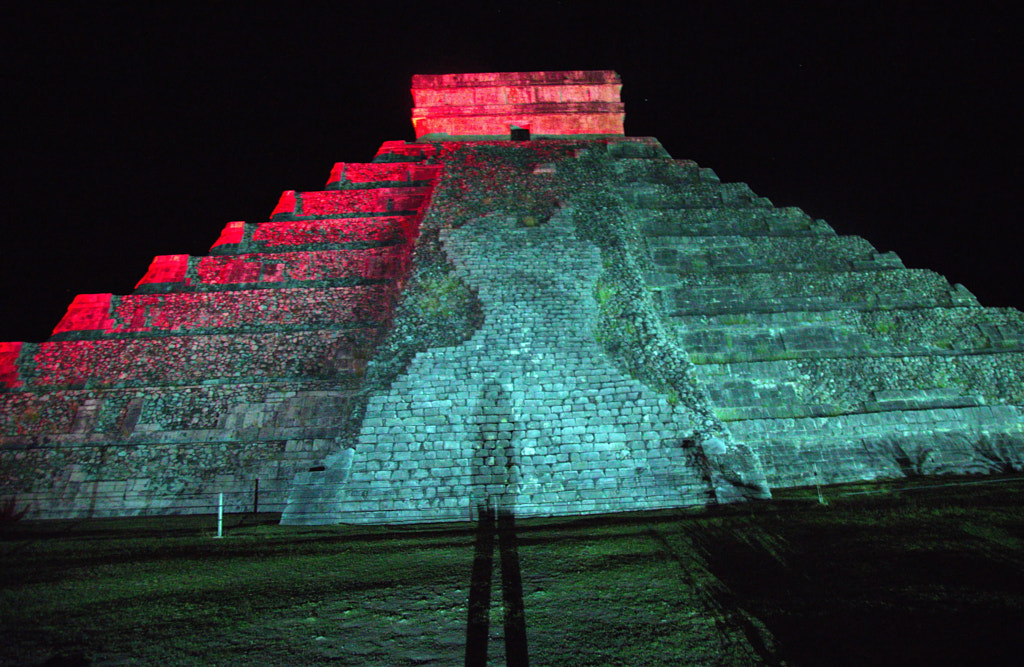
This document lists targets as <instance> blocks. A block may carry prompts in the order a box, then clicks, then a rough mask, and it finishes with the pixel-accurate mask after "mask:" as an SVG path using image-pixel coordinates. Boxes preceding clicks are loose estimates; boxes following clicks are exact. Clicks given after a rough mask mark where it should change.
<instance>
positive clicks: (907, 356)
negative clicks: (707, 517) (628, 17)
mask: <svg viewBox="0 0 1024 667" xmlns="http://www.w3.org/2000/svg"><path fill="white" fill-rule="evenodd" d="M620 89H621V82H620V80H619V78H618V76H617V75H616V74H615V73H614V72H609V71H571V72H522V73H492V74H451V75H431V76H416V77H414V78H413V87H412V93H413V100H414V109H413V126H414V128H415V133H416V141H412V142H408V141H388V142H386V143H384V144H383V146H382V147H381V149H380V150H379V151H378V153H377V155H376V156H375V157H374V159H373V161H372V162H371V163H366V164H363V163H338V164H336V165H335V166H334V168H333V170H332V171H331V173H330V177H329V178H328V181H327V184H326V186H325V187H324V189H323V190H320V191H315V192H295V191H286V192H284V194H283V195H282V196H281V199H280V203H279V204H278V206H277V207H276V208H275V210H274V211H273V212H272V213H271V215H270V219H269V221H267V222H260V223H248V222H231V223H228V224H227V226H226V227H225V228H224V231H223V233H222V234H221V236H220V238H219V239H217V240H216V242H215V243H214V244H213V246H212V247H211V249H210V251H209V254H208V255H206V256H203V257H192V256H187V255H165V256H159V257H156V258H155V259H154V260H153V262H152V264H151V266H150V268H149V271H148V272H147V273H146V275H145V276H143V277H142V279H141V280H140V281H139V283H138V285H137V286H136V289H135V291H134V293H132V294H129V295H113V294H84V295H79V296H78V297H76V298H75V300H74V301H73V302H72V304H71V305H70V306H69V308H68V312H67V314H66V315H65V317H64V318H63V319H62V320H61V321H60V322H59V323H58V324H57V326H56V328H55V329H54V331H53V335H52V336H51V337H50V338H49V339H48V340H46V341H44V342H42V343H0V500H3V501H5V502H7V503H13V507H14V508H15V509H18V508H22V509H27V511H28V514H27V515H28V516H30V517H35V518H69V517H88V516H121V515H139V514H177V513H207V512H212V511H214V509H215V504H216V502H217V496H218V494H220V493H223V494H224V496H225V498H226V502H227V508H226V509H227V511H229V512H247V511H253V510H255V509H258V510H259V511H261V512H280V513H282V521H283V522H285V523H300V524H319V523H338V522H343V523H399V522H428V521H465V520H471V519H473V518H474V517H475V516H476V513H477V512H479V511H480V508H484V507H490V508H504V509H506V510H509V511H512V512H514V513H515V515H516V516H520V517H529V516H550V515H574V514H587V513H600V512H619V511H631V510H640V509H660V508H670V507H681V506H690V505H703V504H708V503H716V502H734V501H742V500H745V499H758V498H768V497H770V493H771V489H772V488H778V487H788V486H798V485H807V484H813V483H836V482H845V481H853V480H864V479H876V478H890V477H899V476H909V475H923V474H941V473H989V472H1001V471H1009V470H1020V469H1021V468H1022V467H1024V383H1022V381H1021V380H1022V378H1024V354H1022V352H1024V314H1022V313H1021V312H1019V311H1016V310H1013V309H1005V308H984V307H982V306H980V305H979V304H978V302H977V300H976V299H975V298H974V297H973V296H972V295H971V294H970V292H968V291H967V290H966V289H965V288H964V287H962V286H960V285H956V286H953V285H950V284H949V283H948V282H947V281H946V280H945V279H944V278H943V277H942V276H940V275H938V274H936V273H933V272H931V271H927V270H922V269H908V268H906V267H904V266H903V265H902V263H901V262H900V259H899V258H898V257H896V256H895V255H894V254H892V253H879V252H877V251H876V250H875V248H874V247H872V246H871V244H870V243H869V242H868V241H866V240H864V239H862V238H859V237H856V236H838V235H837V234H836V233H835V232H834V231H833V230H832V228H831V227H829V225H828V224H826V223H825V222H824V221H822V220H813V219H811V218H810V217H808V216H807V215H806V214H805V213H804V212H803V211H801V210H800V209H797V208H777V207H775V206H773V205H772V203H771V202H770V201H768V200H766V199H764V198H762V197H758V196H757V195H756V194H754V193H753V192H751V191H750V189H749V188H748V187H747V186H746V185H744V184H742V183H721V182H719V180H718V178H717V177H716V176H715V174H714V173H713V172H712V171H711V170H709V169H706V168H700V167H698V166H697V165H696V164H695V163H693V162H691V161H688V160H676V159H673V158H672V157H671V156H670V155H668V153H667V152H666V151H665V150H664V149H663V148H662V147H661V145H660V144H659V143H658V142H657V140H655V139H653V138H649V137H628V136H626V135H625V133H624V125H623V122H624V115H625V114H624V109H623V105H622V103H621V102H620V95H619V93H620Z"/></svg>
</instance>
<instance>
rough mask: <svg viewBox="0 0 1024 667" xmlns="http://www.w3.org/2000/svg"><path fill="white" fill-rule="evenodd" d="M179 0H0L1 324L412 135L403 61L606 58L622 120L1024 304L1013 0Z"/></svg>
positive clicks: (13, 324) (131, 278)
mask: <svg viewBox="0 0 1024 667" xmlns="http://www.w3.org/2000/svg"><path fill="white" fill-rule="evenodd" d="M54 4H56V3H54ZM82 4H85V3H82ZM181 4H188V3H175V4H174V5H173V7H168V8H166V9H154V8H153V7H151V6H149V5H150V3H122V4H121V5H113V4H105V3H88V4H87V5H86V6H84V7H77V6H75V5H72V4H71V3H68V5H67V6H63V7H59V6H56V7H55V6H50V5H47V4H44V3H21V5H20V7H19V8H16V9H11V8H8V9H5V10H4V16H3V23H4V25H3V26H2V27H0V31H2V32H0V38H2V43H0V55H2V57H3V60H2V63H3V64H2V80H3V86H2V90H3V95H4V103H3V116H4V120H3V123H2V126H0V127H2V130H0V131H2V136H3V142H2V147H3V154H2V161H0V164H2V168H3V172H4V173H3V178H2V180H0V193H2V198H3V201H2V207H0V216H2V217H0V228H2V233H0V285H2V291H0V340H29V341H40V340H43V339H45V338H46V337H47V336H48V335H49V333H50V331H51V329H52V328H53V326H54V325H56V323H57V321H58V320H59V319H60V318H61V316H62V315H63V313H64V311H65V309H66V307H67V305H68V303H70V301H71V299H72V298H73V297H74V295H75V294H77V293H94V292H113V293H121V294H124V293H128V292H131V291H132V289H133V287H134V285H135V283H136V282H137V281H138V279H139V278H140V277H141V276H142V275H143V273H144V272H145V270H146V267H147V266H148V265H149V262H150V260H151V258H152V257H153V256H154V255H163V254H184V253H189V254H194V255H202V254H205V253H206V251H207V250H208V248H209V246H210V245H211V244H212V243H213V241H214V240H215V239H216V238H217V236H218V234H219V231H220V229H221V228H222V227H223V226H224V224H225V223H227V222H229V221H232V220H246V221H249V222H262V221H265V220H266V219H267V217H268V216H269V214H270V212H271V210H272V209H273V207H274V205H275V204H276V202H277V198H278V196H279V195H280V193H281V191H282V190H288V189H295V190H317V189H320V188H321V187H322V186H323V184H324V182H325V181H326V180H327V176H328V174H329V172H330V168H331V165H332V164H333V163H335V162H338V161H346V162H365V161H369V160H370V159H371V158H372V157H373V155H374V153H375V152H376V149H377V148H378V146H379V145H380V144H381V143H382V142H384V141H386V140H394V139H410V140H411V139H413V138H414V136H413V132H412V125H411V123H410V120H409V119H410V109H411V106H412V99H411V96H410V93H409V86H410V78H411V76H412V75H413V74H415V73H423V74H437V73H448V72H489V71H531V70H560V69H614V70H616V71H617V72H618V73H619V74H620V75H621V77H622V80H623V83H624V88H623V100H624V102H625V104H626V132H627V134H630V135H634V136H645V135H649V136H655V137H657V138H658V139H660V140H661V142H662V144H663V145H664V146H665V148H667V149H668V151H669V152H670V153H671V154H672V155H673V156H674V157H676V158H688V159H692V160H696V161H697V162H698V163H700V165H701V166H704V167H711V168H712V169H714V170H715V171H716V172H717V173H718V175H719V176H720V177H721V178H722V180H724V181H744V182H746V183H748V184H749V185H750V186H751V187H752V188H753V190H754V191H755V192H756V193H758V194H759V195H761V196H766V197H769V198H770V199H771V200H772V201H773V202H774V203H775V204H776V205H779V206H782V205H792V206H799V207H801V208H803V209H804V210H806V211H807V212H808V213H810V214H811V215H812V216H814V217H816V218H824V219H825V220H827V221H828V222H829V223H830V224H831V225H832V226H833V227H834V228H835V229H836V230H837V231H838V232H839V233H842V234H857V235H860V236H864V237H865V238H867V239H868V240H869V241H871V242H872V243H873V244H874V245H875V246H876V247H877V248H878V249H879V250H880V251H883V252H884V251H890V250H894V251H896V252H897V253H898V254H899V255H900V256H901V257H902V258H903V260H904V263H905V264H906V265H907V266H909V267H915V268H929V269H933V270H936V271H939V272H940V273H942V274H944V275H945V276H946V277H947V278H948V279H949V280H950V281H951V282H954V283H957V282H959V283H963V284H964V285H966V286H967V287H968V288H969V289H970V290H971V291H972V292H974V293H975V294H976V295H977V296H978V297H979V298H980V299H981V301H982V303H983V304H985V305H993V306H1014V307H1017V308H1024V291H1022V289H1021V280H1020V261H1019V256H1020V252H1021V249H1022V244H1021V239H1022V235H1021V233H1020V231H1019V230H1020V229H1021V227H1022V226H1024V216H1022V215H1021V206H1020V192H1021V183H1022V182H1024V168H1022V159H1024V132H1022V131H1021V125H1022V119H1024V104H1022V101H1021V99H1022V96H1021V94H1020V92H1021V91H1020V89H1021V84H1022V82H1024V46H1022V43H1024V9H1022V8H1021V6H1022V5H1021V3H1019V2H1016V3H1011V2H1005V3H985V2H973V3H966V2H964V3H958V4H951V3H942V2H930V3H893V2H890V3H886V4H884V5H880V6H879V7H878V8H873V7H872V6H871V5H873V3H845V2H840V3H833V2H824V1H821V2H816V3H802V4H806V6H804V7H797V6H794V5H791V4H789V3H787V6H788V7H789V8H787V9H781V8H779V5H780V4H781V3H766V2H748V3H736V2H708V1H707V0H704V1H703V2H699V3H688V2H684V1H677V2H673V3H645V2H639V1H637V2H629V3H621V4H616V3H610V2H604V3H595V2H579V3H576V2H550V1H549V2H487V1H479V2H475V3H472V4H471V5H468V6H466V5H463V4H462V3H444V2H429V3H428V2H421V3H411V2H397V3H392V2H382V1H380V0H377V1H375V2H366V3H362V4H357V3H350V2H337V1H336V2H332V3H329V4H328V3H307V2H301V3H299V2H296V3H287V4H288V6H287V8H285V6H284V5H285V3H277V7H278V9H274V10H271V11H268V10H266V9H264V8H263V4H264V3H251V2H250V3H244V4H235V3H226V2H217V3H208V4H207V3H204V4H198V3H197V4H195V6H194V8H193V9H191V10H190V9H185V8H182V7H181V6H180V5H181ZM136 5H138V7H136ZM762 5H771V7H772V8H770V9H765V8H763V7H762ZM901 7H902V8H901Z"/></svg>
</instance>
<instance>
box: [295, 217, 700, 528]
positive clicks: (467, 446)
mask: <svg viewBox="0 0 1024 667" xmlns="http://www.w3.org/2000/svg"><path fill="white" fill-rule="evenodd" d="M442 234H443V237H442V240H443V243H444V248H445V251H446V253H447V254H448V256H449V258H450V259H451V261H452V263H453V264H454V266H455V267H456V272H457V274H458V275H459V277H461V278H462V279H464V280H465V281H466V282H467V283H468V284H469V285H470V286H471V287H472V288H473V289H475V290H476V291H477V294H478V296H479V298H480V300H481V302H482V303H483V307H484V315H485V321H484V325H483V327H482V328H481V329H480V330H478V331H477V332H476V333H475V334H474V335H473V337H472V338H470V339H469V340H468V341H466V342H465V343H463V344H462V345H459V346H457V347H452V348H435V349H432V350H429V351H428V352H425V353H421V354H419V355H417V356H416V358H415V359H414V360H413V362H412V364H411V365H410V366H409V368H408V369H407V371H406V373H405V374H404V375H403V376H402V377H401V378H400V379H399V380H398V381H396V382H394V383H393V384H392V385H391V388H390V390H389V391H388V392H387V393H381V394H378V395H375V396H373V397H372V398H371V399H370V403H369V407H368V408H367V411H366V416H365V418H364V420H363V427H362V430H361V432H360V433H359V437H358V441H357V444H356V447H355V449H354V451H349V452H346V453H345V455H344V456H341V457H336V458H335V459H332V460H331V461H330V463H332V464H333V466H332V467H331V468H329V469H326V470H324V471H323V472H310V473H306V474H305V475H301V476H300V479H299V480H297V482H298V484H297V487H299V486H301V485H305V486H306V487H308V488H306V489H303V492H296V493H295V495H294V498H295V501H294V502H293V503H290V504H289V507H288V508H287V509H286V511H285V514H284V517H283V522H285V523H292V524H310V523H312V524H316V523H333V522H336V521H338V520H340V521H342V522H344V523H401V522H418V521H423V520H424V519H425V518H428V517H429V518H430V519H432V520H452V521H458V520H469V519H471V518H473V517H474V516H475V512H476V511H477V510H478V508H479V507H480V506H483V505H490V506H492V507H502V508H505V509H510V510H514V512H515V514H516V516H520V517H528V516H549V515H553V514H587V513H595V512H614V511H625V510H637V509H660V508H668V507H679V506H683V505H700V504H703V503H707V502H709V501H711V499H712V491H711V489H710V488H709V486H708V483H707V481H706V480H705V479H703V478H702V475H701V471H700V470H699V469H698V468H697V466H695V465H694V464H693V462H692V461H691V460H689V459H690V458H691V456H692V453H691V452H688V451H687V450H686V448H685V447H684V441H686V440H687V439H688V438H689V439H691V440H692V437H693V424H692V423H691V421H690V416H689V415H688V414H687V413H686V411H685V410H682V409H674V408H673V407H672V406H671V405H669V403H668V402H667V401H666V400H665V398H663V397H661V396H658V395H657V394H655V393H654V392H652V391H651V390H649V389H648V388H646V387H645V386H644V385H642V384H641V383H640V382H638V381H636V380H634V379H632V378H629V377H627V376H625V375H623V374H622V373H621V372H619V371H618V370H617V369H616V368H615V367H614V366H613V365H612V364H611V363H610V362H609V361H608V359H607V358H606V355H605V353H604V351H603V350H602V349H601V348H600V346H599V345H598V344H597V342H596V341H595V340H594V338H593V335H592V330H593V325H594V318H595V316H596V311H597V304H596V302H595V300H594V296H593V292H594V284H595V281H596V279H597V276H598V274H599V273H600V269H601V258H600V253H599V252H598V249H597V247H596V246H594V245H593V244H590V243H589V242H584V241H578V240H575V238H574V233H573V228H572V223H571V214H570V213H569V212H568V211H563V212H561V213H559V214H558V215H556V216H555V217H553V218H552V219H551V220H550V221H549V222H548V223H547V224H545V225H543V226H540V227H534V228H524V227H517V226H516V225H515V220H514V219H510V218H507V217H503V216H500V215H491V216H488V217H485V218H482V219H480V220H477V221H474V222H472V223H470V224H467V225H465V226H463V227H461V228H458V229H455V230H445V231H444V232H442ZM325 467H326V466H325Z"/></svg>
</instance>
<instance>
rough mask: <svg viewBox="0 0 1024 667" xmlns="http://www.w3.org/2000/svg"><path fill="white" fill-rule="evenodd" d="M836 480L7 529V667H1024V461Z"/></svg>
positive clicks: (2, 647)
mask: <svg viewBox="0 0 1024 667" xmlns="http://www.w3.org/2000/svg"><path fill="white" fill-rule="evenodd" d="M825 496H826V499H827V500H828V504H827V505H822V504H819V502H818V498H817V494H816V493H815V491H814V490H813V489H811V490H801V489H795V490H784V491H779V492H777V493H776V497H775V499H774V500H772V501H770V502H764V503H757V504H749V505H744V506H730V507H716V508H712V509H710V510H702V511H674V512H659V513H638V514H627V515H613V516H601V517H590V518H585V519H577V520H565V519H559V520H554V519H550V520H530V521H520V522H518V523H517V524H516V525H515V526H514V529H512V528H508V527H506V528H507V529H506V531H505V532H504V533H499V534H498V538H497V539H495V538H494V536H493V535H491V536H490V537H488V536H486V535H484V534H483V532H482V530H479V529H478V527H477V526H474V525H470V524H458V525H453V524H446V525H439V526H416V527H406V528H401V529H394V528H381V527H370V528H367V527H358V528H356V527H344V526H342V527H324V528H296V527H281V526H277V525H276V519H277V517H275V516H270V515H261V516H259V517H245V518H244V519H243V518H241V517H231V518H230V520H229V522H228V525H229V529H228V530H226V532H225V537H224V539H219V540H218V539H213V538H212V535H213V534H214V532H215V521H214V519H213V518H212V517H209V516H203V517H167V518H146V519H116V520H115V519H96V520H87V521H74V522H72V521H51V522H24V521H23V522H17V523H11V524H6V525H3V526H2V527H0V637H2V639H0V665H35V664H44V663H46V664H83V665H84V664H91V665H138V664H143V665H191V664H202V665H307V664H309V665H312V664H338V665H415V664H422V665H456V664H459V665H461V664H463V662H464V660H465V655H466V650H467V649H466V646H467V635H470V636H472V637H474V641H475V642H476V645H477V646H478V647H479V645H480V643H481V642H483V644H484V646H485V649H486V652H487V655H488V656H489V658H490V661H491V664H504V656H505V651H506V638H507V639H508V641H509V647H510V648H509V650H527V651H528V652H529V657H530V660H531V661H532V663H533V664H534V665H572V666H573V667H580V666H583V665H630V666H634V665H685V664H697V665H743V664H787V665H893V664H900V665H915V664H928V665H966V664H984V665H989V666H991V665H1009V664H1013V665H1017V664H1020V662H1021V660H1022V658H1021V653H1022V648H1024V647H1022V645H1021V640H1022V638H1024V511H1022V507H1021V499H1022V498H1024V478H1021V477H1019V476H1018V477H1002V478H945V477H939V478H927V479H921V480H904V481H900V482H892V483H888V484H864V485H853V486H843V487H830V488H827V489H825ZM475 557H476V565H477V567H474V558H475ZM483 561H486V562H487V564H488V567H485V568H481V567H480V563H481V562H483ZM514 565H518V570H519V573H520V575H519V576H518V577H513V576H512V575H510V574H509V573H510V572H513V571H514V570H515V568H514V567H513V566H514ZM481 573H483V574H481ZM503 575H504V576H503ZM512 579H515V581H513V580H512ZM517 585H518V587H517ZM471 597H472V598H473V600H474V604H475V605H477V607H480V605H481V604H482V605H483V606H482V609H483V610H484V611H483V612H482V616H480V615H479V614H478V616H477V617H476V620H475V621H474V623H473V624H467V623H468V619H469V606H470V602H471ZM481 600H482V602H481ZM478 611H479V609H478ZM506 612H507V613H506ZM517 614H518V615H517ZM510 619H511V620H510ZM510 623H511V625H510ZM516 623H519V626H518V627H519V630H516V627H517V626H516ZM522 626H525V646H522V645H520V644H521V643H522V635H521V630H522ZM517 633H520V634H517ZM516 637H519V639H516ZM516 642H520V644H516ZM515 646H518V649H515V648H514V647H515ZM48 660H49V661H50V662H48V663H47V662H46V661H48Z"/></svg>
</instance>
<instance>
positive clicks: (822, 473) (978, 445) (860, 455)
mask: <svg viewBox="0 0 1024 667" xmlns="http://www.w3.org/2000/svg"><path fill="white" fill-rule="evenodd" d="M729 430H730V431H731V433H732V435H733V437H734V438H735V439H736V440H737V441H741V442H747V443H751V445H755V443H756V449H757V451H758V452H759V453H760V456H761V461H762V464H763V465H764V467H765V472H766V474H767V475H768V479H769V482H770V483H771V484H772V485H773V486H778V487H787V486H809V485H812V484H815V483H820V484H838V483H843V482H853V481H861V480H865V479H884V478H893V477H903V476H913V475H919V474H939V473H960V474H963V473H990V472H1005V471H1006V468H1005V466H1006V465H1007V464H1009V463H1013V462H1016V464H1018V465H1019V464H1021V463H1022V461H1021V460H1020V452H1021V449H1022V447H1024V409H1022V408H1021V407H1020V406H1019V405H992V406H965V407H956V408H935V409H914V410H890V411H882V412H872V413H866V414H846V415H835V416H820V417H802V418H792V419H753V420H746V421H734V422H731V423H730V424H729Z"/></svg>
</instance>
